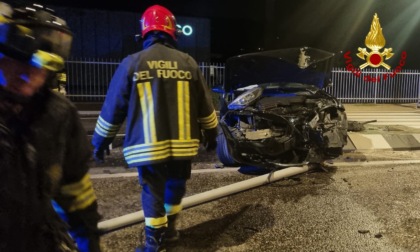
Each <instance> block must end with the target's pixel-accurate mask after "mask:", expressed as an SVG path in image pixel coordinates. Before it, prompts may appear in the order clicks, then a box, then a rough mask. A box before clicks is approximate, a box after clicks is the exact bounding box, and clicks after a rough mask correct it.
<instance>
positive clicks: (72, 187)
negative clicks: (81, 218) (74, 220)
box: [60, 174, 96, 212]
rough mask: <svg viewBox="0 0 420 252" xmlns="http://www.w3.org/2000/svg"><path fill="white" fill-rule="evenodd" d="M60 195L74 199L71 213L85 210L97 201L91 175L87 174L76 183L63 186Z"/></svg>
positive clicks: (70, 208) (70, 209)
mask: <svg viewBox="0 0 420 252" xmlns="http://www.w3.org/2000/svg"><path fill="white" fill-rule="evenodd" d="M60 193H61V194H62V195H63V196H65V197H71V198H72V203H71V206H70V207H69V211H70V212H73V211H76V210H80V209H85V208H86V207H88V206H89V205H91V204H92V203H93V202H94V201H95V200H96V195H95V192H94V191H93V187H92V181H91V180H90V176H89V174H86V175H85V176H84V177H83V178H82V179H81V180H79V181H78V182H76V183H72V184H68V185H64V186H62V187H61V188H60Z"/></svg>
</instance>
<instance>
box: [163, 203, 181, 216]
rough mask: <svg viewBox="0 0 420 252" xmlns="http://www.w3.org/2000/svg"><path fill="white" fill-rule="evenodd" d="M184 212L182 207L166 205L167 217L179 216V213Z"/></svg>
mask: <svg viewBox="0 0 420 252" xmlns="http://www.w3.org/2000/svg"><path fill="white" fill-rule="evenodd" d="M181 210H182V205H181V204H179V205H170V204H165V211H166V215H174V214H177V213H179V212H181Z"/></svg>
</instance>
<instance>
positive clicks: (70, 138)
mask: <svg viewBox="0 0 420 252" xmlns="http://www.w3.org/2000/svg"><path fill="white" fill-rule="evenodd" d="M0 134H1V136H0V150H1V151H0V163H1V170H0V202H1V204H0V223H1V225H0V251H9V252H12V251H37V252H38V251H45V252H50V251H71V250H66V249H64V248H62V250H58V249H57V248H60V247H63V244H66V242H67V246H68V247H73V248H74V243H73V242H72V241H71V239H69V237H68V236H67V231H66V225H65V224H64V223H63V222H62V221H61V220H60V218H59V216H58V215H57V214H56V213H55V212H54V209H53V207H52V205H51V199H54V200H55V201H56V202H57V203H58V204H59V205H60V206H61V207H62V208H63V209H64V210H65V212H66V214H67V216H66V218H67V219H68V224H69V225H70V227H71V228H70V232H71V233H72V235H73V236H74V238H75V239H78V238H79V237H80V236H82V237H87V236H90V237H91V238H93V239H94V240H96V241H97V242H98V243H99V235H98V233H97V223H98V220H99V218H100V216H99V214H98V212H97V200H96V196H95V193H94V191H93V188H92V183H91V181H90V179H89V175H88V173H87V172H88V165H87V163H88V161H89V158H90V155H91V151H90V148H89V143H88V140H87V137H86V132H85V130H84V129H83V126H82V125H81V123H80V120H79V119H78V112H77V110H76V108H75V107H74V106H73V105H72V104H70V102H69V101H68V100H67V99H66V98H64V97H62V96H60V95H58V94H56V93H54V92H52V91H50V90H48V89H45V90H43V92H42V93H39V94H37V95H36V96H35V97H33V98H32V99H31V100H28V101H26V102H24V103H23V104H22V102H19V103H17V102H16V101H15V100H13V98H10V97H9V96H8V94H7V93H5V92H4V91H3V90H2V89H0ZM92 251H95V250H92Z"/></svg>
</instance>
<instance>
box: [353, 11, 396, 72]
mask: <svg viewBox="0 0 420 252" xmlns="http://www.w3.org/2000/svg"><path fill="white" fill-rule="evenodd" d="M365 45H366V46H367V47H368V48H369V49H371V50H372V51H371V52H368V51H367V50H366V48H361V47H359V48H358V50H359V53H358V54H356V55H357V57H359V58H361V59H363V60H366V63H364V64H362V65H360V69H363V68H365V67H367V66H371V67H379V66H383V67H385V68H386V69H387V70H389V69H390V68H391V67H390V66H389V65H388V64H386V63H385V62H384V58H385V60H387V59H389V58H391V57H392V56H393V55H394V54H393V53H392V48H385V49H384V51H383V52H380V49H382V48H383V47H384V46H385V37H384V35H383V34H382V28H381V24H380V23H379V18H378V15H377V14H376V13H375V15H374V16H373V20H372V24H371V25H370V31H369V33H368V34H367V36H366V39H365Z"/></svg>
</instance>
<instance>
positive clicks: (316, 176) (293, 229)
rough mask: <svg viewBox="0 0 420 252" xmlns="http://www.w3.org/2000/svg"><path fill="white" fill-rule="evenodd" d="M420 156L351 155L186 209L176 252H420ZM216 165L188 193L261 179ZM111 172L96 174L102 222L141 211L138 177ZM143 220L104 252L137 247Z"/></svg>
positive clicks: (107, 243) (109, 238) (106, 240)
mask: <svg viewBox="0 0 420 252" xmlns="http://www.w3.org/2000/svg"><path fill="white" fill-rule="evenodd" d="M384 160H388V161H384ZM409 160H411V161H409ZM419 160H420V152H418V151H411V152H395V151H394V152H387V151H382V152H371V153H346V154H345V155H344V156H342V157H340V158H339V159H337V160H335V161H334V163H332V164H331V163H330V164H329V165H328V166H327V167H326V168H325V169H324V170H317V171H315V172H308V173H304V174H300V175H296V176H293V177H290V178H285V179H281V180H278V181H276V182H273V183H270V184H267V185H263V186H259V187H256V188H249V189H247V190H245V191H243V192H240V193H235V194H233V195H229V196H226V197H222V198H220V199H217V200H214V201H210V202H206V203H203V204H200V205H198V206H194V207H191V208H188V209H185V210H184V212H183V213H182V215H181V217H180V221H179V228H180V230H181V235H182V239H181V241H180V242H179V243H178V244H176V245H175V246H173V247H171V249H170V250H169V251H273V252H274V251H288V252H289V251H299V252H301V251H311V252H315V251H316V252H322V251H326V252H332V251H335V252H338V251H349V252H350V251H352V252H354V251H360V252H365V251H375V252H396V251H410V252H417V251H420V210H419V204H420V184H419V183H418V181H419V180H420V161H419ZM214 163H215V161H212V160H207V161H205V162H201V161H200V160H199V159H198V160H197V162H196V164H195V166H194V170H195V171H200V169H204V168H210V172H205V173H204V172H198V173H193V175H192V178H191V180H190V181H189V182H188V192H187V195H186V197H190V196H193V195H197V194H199V193H203V192H207V191H209V190H214V189H216V188H220V187H224V186H227V185H231V184H235V183H238V182H241V181H247V180H248V179H252V178H255V176H250V175H243V174H240V173H239V172H237V171H232V170H226V172H223V170H222V171H221V170H220V169H215V168H214V166H213V167H212V165H213V164H214ZM211 170H213V171H215V172H211ZM201 171H209V170H201ZM106 173H107V174H108V175H109V178H103V177H102V178H97V177H96V176H95V175H93V183H94V187H95V189H96V190H97V194H98V199H99V206H100V211H101V212H102V214H103V216H104V219H103V220H110V219H113V218H116V217H119V216H124V215H127V214H130V213H133V212H137V211H140V210H141V204H140V202H139V193H140V188H139V186H138V182H137V178H136V176H135V175H134V174H133V175H134V176H131V177H119V176H118V175H117V174H109V173H112V172H110V171H107V172H106ZM96 174H99V172H98V170H97V173H96ZM128 174H129V173H127V174H125V175H128ZM105 175H106V174H105ZM264 176H268V175H264ZM142 225H143V223H142V222H140V224H136V225H133V226H129V227H127V228H123V229H120V230H117V231H112V232H110V233H108V234H105V235H104V236H103V237H102V243H103V245H104V251H109V252H125V251H127V252H129V251H133V248H134V247H135V246H136V245H138V244H139V243H140V242H139V241H140V240H141V237H142V236H141V230H142Z"/></svg>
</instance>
